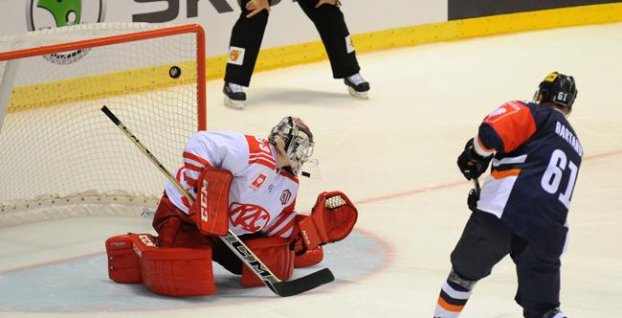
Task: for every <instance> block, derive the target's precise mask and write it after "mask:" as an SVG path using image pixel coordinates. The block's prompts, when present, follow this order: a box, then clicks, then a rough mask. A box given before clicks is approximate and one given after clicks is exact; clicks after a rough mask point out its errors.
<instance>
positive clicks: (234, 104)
mask: <svg viewBox="0 0 622 318" xmlns="http://www.w3.org/2000/svg"><path fill="white" fill-rule="evenodd" d="M222 92H223V93H225V106H227V107H231V108H234V109H243V108H244V103H245V102H246V93H244V89H243V88H242V86H240V85H238V84H235V83H227V82H225V87H223V89H222Z"/></svg>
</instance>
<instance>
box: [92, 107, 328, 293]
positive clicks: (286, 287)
mask: <svg viewBox="0 0 622 318" xmlns="http://www.w3.org/2000/svg"><path fill="white" fill-rule="evenodd" d="M101 111H102V112H103V113H104V114H106V116H108V118H109V119H110V120H111V121H112V122H113V123H114V124H115V125H117V127H119V129H121V130H122V131H123V132H124V133H125V135H126V136H127V137H128V138H129V139H130V140H131V141H132V142H133V143H134V145H136V147H138V149H140V151H141V152H142V153H143V154H145V155H146V156H147V157H148V158H149V159H150V160H151V162H153V163H154V164H155V165H156V166H157V167H158V168H159V169H160V171H161V172H162V173H163V174H164V175H165V176H166V177H167V178H168V179H169V180H170V181H171V182H172V183H173V184H174V185H175V186H176V187H177V189H179V191H181V192H182V193H183V194H184V196H185V197H186V198H187V199H188V201H189V202H191V203H192V202H194V197H193V196H192V194H190V193H189V192H188V191H187V190H186V189H184V187H182V185H181V184H180V183H179V181H177V179H175V177H173V175H172V174H171V173H170V172H169V171H168V170H167V169H166V167H164V165H163V164H162V163H161V162H160V161H159V160H158V159H157V158H156V157H155V156H154V155H153V154H152V153H151V152H150V151H149V149H147V148H146V147H145V146H144V145H143V144H142V143H141V142H140V140H138V138H137V137H136V136H135V135H134V134H133V133H132V132H131V131H130V130H129V129H128V128H127V127H126V126H125V125H124V124H123V123H122V122H121V121H120V120H119V118H117V116H116V115H115V114H113V113H112V111H110V109H108V107H106V105H104V106H103V107H102V108H101ZM220 239H221V240H222V241H223V242H224V243H225V245H227V247H229V249H231V251H232V252H233V253H234V254H235V255H236V256H237V257H238V258H239V259H240V260H242V262H244V264H246V266H248V267H249V268H250V269H251V270H252V271H253V273H254V274H255V275H256V276H257V277H258V278H259V279H260V280H261V281H262V282H263V283H264V284H265V285H266V286H267V287H268V288H270V290H272V292H274V293H275V294H277V295H279V296H281V297H287V296H293V295H297V294H300V293H303V292H306V291H308V290H311V289H314V288H316V287H318V286H320V285H323V284H326V283H330V282H332V281H334V280H335V276H334V275H333V273H332V272H331V271H330V269H328V268H324V269H321V270H319V271H316V272H313V273H311V274H308V275H306V276H303V277H300V278H297V279H293V280H289V281H282V280H280V279H279V278H278V277H276V275H274V274H273V273H272V272H271V271H270V269H269V268H268V267H267V266H266V265H265V264H264V263H263V262H262V261H261V260H260V259H259V258H258V257H257V256H256V255H255V254H254V253H253V252H252V251H251V249H250V248H248V246H246V244H244V242H243V241H242V240H241V239H240V238H239V237H238V236H237V235H235V233H233V232H232V231H231V229H229V230H228V233H227V235H225V236H221V237H220Z"/></svg>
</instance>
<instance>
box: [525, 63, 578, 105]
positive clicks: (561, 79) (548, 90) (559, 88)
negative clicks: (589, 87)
mask: <svg viewBox="0 0 622 318" xmlns="http://www.w3.org/2000/svg"><path fill="white" fill-rule="evenodd" d="M577 93H578V91H577V86H576V84H575V81H574V78H573V77H572V76H567V75H564V74H560V73H558V72H552V73H550V74H549V75H547V76H546V77H545V78H544V80H543V81H542V82H541V83H540V85H539V87H538V90H537V91H536V94H535V96H534V99H537V98H538V96H539V95H542V101H541V102H542V103H545V102H553V103H555V104H559V105H562V106H565V107H568V109H572V104H573V103H574V100H575V98H576V97H577Z"/></svg>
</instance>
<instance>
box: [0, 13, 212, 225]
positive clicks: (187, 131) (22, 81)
mask: <svg viewBox="0 0 622 318" xmlns="http://www.w3.org/2000/svg"><path fill="white" fill-rule="evenodd" d="M204 52H205V44H204V33H203V30H202V29H201V27H200V26H197V25H186V26H155V25H151V24H135V23H130V24H118V23H116V24H106V23H104V24H80V25H75V26H70V27H63V28H57V29H49V30H40V31H35V32H30V33H27V34H23V35H17V36H8V37H0V179H1V180H2V181H0V227H1V226H6V225H12V224H19V223H24V222H32V221H36V220H42V219H50V218H62V217H66V216H72V215H84V214H96V215H100V214H101V213H104V214H106V213H114V214H118V213H121V214H126V213H138V214H140V213H141V212H142V211H143V210H144V209H153V208H154V207H155V206H156V205H157V202H158V200H159V197H160V195H161V194H162V191H163V188H164V184H165V182H166V178H165V177H163V176H162V174H161V173H159V172H158V171H157V169H155V168H154V167H153V165H152V164H151V163H150V162H149V160H148V159H147V158H146V157H145V156H143V155H142V154H141V153H140V152H139V151H138V150H137V149H136V147H135V146H134V145H133V144H132V143H131V142H129V141H128V140H127V138H126V137H125V136H124V135H123V134H122V133H121V132H120V131H119V129H118V128H117V127H116V126H115V125H113V124H112V123H111V122H110V120H109V119H108V118H107V117H106V116H105V115H104V114H103V113H102V112H101V111H100V109H101V107H102V106H103V105H106V106H108V107H109V108H110V109H111V110H112V111H114V112H115V114H116V115H117V116H118V117H119V118H120V119H121V120H122V121H123V122H124V123H125V125H127V126H128V127H129V128H130V129H131V130H132V131H133V132H134V134H135V135H136V136H137V137H138V138H140V140H141V142H142V143H143V144H144V145H145V146H146V147H147V148H149V149H150V150H151V152H152V153H153V154H154V155H155V156H156V157H158V159H159V160H160V161H161V162H162V163H163V164H164V165H165V166H166V167H167V168H169V169H170V170H172V171H174V169H176V168H177V167H178V166H179V165H181V154H182V152H183V148H184V145H185V143H186V141H187V140H188V138H189V137H190V136H191V135H192V134H193V133H194V132H196V131H197V130H199V129H205V75H204V72H205V65H204V63H205V56H204V55H205V53H204Z"/></svg>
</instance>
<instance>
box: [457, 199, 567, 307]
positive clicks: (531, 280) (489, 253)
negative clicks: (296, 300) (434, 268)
mask: <svg viewBox="0 0 622 318" xmlns="http://www.w3.org/2000/svg"><path fill="white" fill-rule="evenodd" d="M507 254H510V257H512V260H513V261H514V263H515V264H516V273H517V276H518V291H517V293H516V298H515V300H516V302H517V303H518V304H519V305H521V307H523V314H524V316H525V317H527V318H541V317H542V315H544V313H546V312H547V311H548V310H550V309H553V308H556V307H559V288H560V272H559V268H560V261H559V256H558V255H556V256H552V255H548V256H545V255H541V253H540V252H538V251H536V250H534V249H533V248H531V246H530V245H529V243H528V242H527V241H525V240H523V239H522V238H520V237H518V236H516V235H514V234H512V232H511V231H510V229H509V228H508V227H507V226H506V225H505V224H503V223H502V222H501V220H499V219H498V218H497V217H496V216H494V215H492V214H489V213H485V212H480V211H478V212H474V213H472V214H471V217H470V218H469V221H468V222H467V224H466V226H465V228H464V231H463V233H462V237H460V240H459V241H458V244H457V245H456V247H455V249H454V251H453V252H452V253H451V263H452V266H453V270H454V271H455V272H456V273H458V275H460V276H461V277H462V278H465V279H468V280H473V281H477V280H480V279H482V278H484V277H486V276H488V275H490V273H491V270H492V268H493V266H494V265H495V264H497V263H498V262H499V261H500V260H501V259H502V258H503V257H505V255H507Z"/></svg>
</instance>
